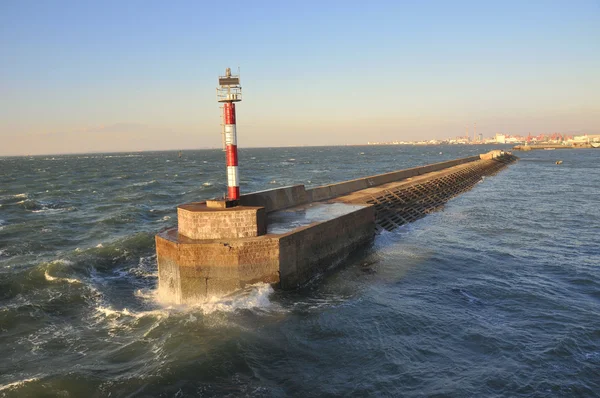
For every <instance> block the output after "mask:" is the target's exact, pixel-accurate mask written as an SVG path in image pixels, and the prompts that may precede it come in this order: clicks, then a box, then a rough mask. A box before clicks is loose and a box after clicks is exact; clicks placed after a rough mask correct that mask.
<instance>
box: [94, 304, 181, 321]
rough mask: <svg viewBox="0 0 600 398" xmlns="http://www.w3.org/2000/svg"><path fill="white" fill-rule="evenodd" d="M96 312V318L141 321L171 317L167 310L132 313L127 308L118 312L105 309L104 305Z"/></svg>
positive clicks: (108, 308)
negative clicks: (148, 318)
mask: <svg viewBox="0 0 600 398" xmlns="http://www.w3.org/2000/svg"><path fill="white" fill-rule="evenodd" d="M94 311H95V312H96V317H99V316H104V317H106V318H121V317H129V318H136V319H139V318H143V317H147V316H151V317H155V318H163V317H168V316H169V312H168V311H166V310H148V311H130V310H128V309H127V308H123V309H122V310H117V309H114V308H111V307H104V306H102V305H99V306H97V307H95V308H94Z"/></svg>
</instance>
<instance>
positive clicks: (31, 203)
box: [18, 199, 75, 213]
mask: <svg viewBox="0 0 600 398" xmlns="http://www.w3.org/2000/svg"><path fill="white" fill-rule="evenodd" d="M18 204H21V205H22V207H23V208H24V209H25V210H27V211H30V212H32V213H44V212H51V213H56V212H63V211H72V210H75V207H73V206H68V204H67V203H65V202H61V201H57V202H44V201H37V200H32V199H27V200H22V201H20V202H18Z"/></svg>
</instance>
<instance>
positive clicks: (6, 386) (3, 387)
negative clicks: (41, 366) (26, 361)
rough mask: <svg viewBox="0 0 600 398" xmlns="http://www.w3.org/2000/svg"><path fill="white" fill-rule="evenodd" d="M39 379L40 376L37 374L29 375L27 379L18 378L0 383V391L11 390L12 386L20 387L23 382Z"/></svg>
mask: <svg viewBox="0 0 600 398" xmlns="http://www.w3.org/2000/svg"><path fill="white" fill-rule="evenodd" d="M39 379H40V377H39V376H38V377H31V378H29V379H23V380H18V381H15V382H12V383H8V384H2V385H0V391H6V390H12V389H13V388H17V387H20V386H22V385H24V384H25V383H30V382H32V381H37V380H39Z"/></svg>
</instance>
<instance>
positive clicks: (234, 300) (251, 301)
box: [192, 283, 273, 314]
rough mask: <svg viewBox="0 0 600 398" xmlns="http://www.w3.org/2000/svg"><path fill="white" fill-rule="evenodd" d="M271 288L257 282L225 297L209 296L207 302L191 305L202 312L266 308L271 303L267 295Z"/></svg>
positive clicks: (269, 293)
mask: <svg viewBox="0 0 600 398" xmlns="http://www.w3.org/2000/svg"><path fill="white" fill-rule="evenodd" d="M271 293H273V288H272V287H271V285H269V284H268V283H257V284H255V285H252V286H250V287H248V288H247V289H244V290H243V291H241V292H236V293H234V294H232V295H230V296H227V297H211V298H210V299H209V300H208V301H207V302H204V303H199V304H197V305H194V306H192V307H193V308H200V309H202V312H203V313H204V314H212V313H213V312H216V311H218V312H234V311H236V310H242V309H256V308H258V309H267V308H272V306H273V304H272V303H271V301H270V300H269V296H270V295H271Z"/></svg>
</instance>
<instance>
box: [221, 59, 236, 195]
mask: <svg viewBox="0 0 600 398" xmlns="http://www.w3.org/2000/svg"><path fill="white" fill-rule="evenodd" d="M241 100H242V86H240V76H239V75H232V74H231V69H229V68H227V69H226V70H225V76H219V87H218V88H217V101H219V102H222V103H223V124H224V125H225V126H224V127H225V128H224V130H225V153H226V159H227V199H228V200H234V201H235V200H238V199H239V198H240V178H239V174H238V155H237V132H236V126H235V103H236V102H240V101H241Z"/></svg>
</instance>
